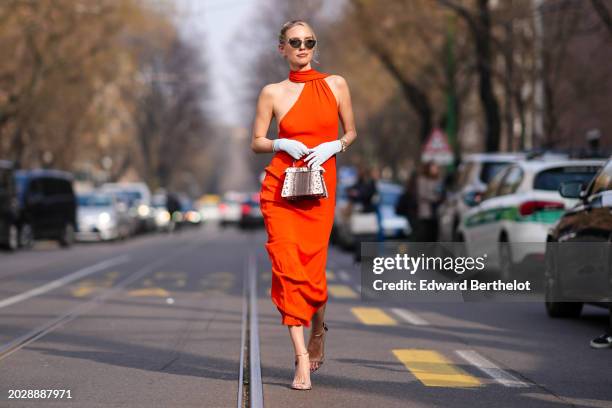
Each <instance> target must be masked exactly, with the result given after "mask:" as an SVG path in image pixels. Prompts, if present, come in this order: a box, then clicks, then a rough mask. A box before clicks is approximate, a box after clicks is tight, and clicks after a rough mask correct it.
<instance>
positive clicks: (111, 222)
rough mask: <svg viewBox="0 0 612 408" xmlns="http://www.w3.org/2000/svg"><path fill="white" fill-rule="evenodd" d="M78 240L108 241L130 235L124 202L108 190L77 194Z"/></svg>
mask: <svg viewBox="0 0 612 408" xmlns="http://www.w3.org/2000/svg"><path fill="white" fill-rule="evenodd" d="M77 203H78V206H77V221H78V224H77V232H76V238H77V240H79V241H92V240H93V241H109V240H115V239H125V238H127V237H128V236H129V235H130V229H131V226H130V219H129V215H128V208H127V206H126V205H125V203H122V202H120V201H118V200H117V198H116V196H114V195H113V194H111V193H108V192H101V191H92V192H89V193H83V194H78V195H77Z"/></svg>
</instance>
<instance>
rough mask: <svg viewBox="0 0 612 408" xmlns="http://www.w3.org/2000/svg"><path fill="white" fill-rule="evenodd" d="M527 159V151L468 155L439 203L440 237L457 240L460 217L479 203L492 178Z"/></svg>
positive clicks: (443, 240)
mask: <svg viewBox="0 0 612 408" xmlns="http://www.w3.org/2000/svg"><path fill="white" fill-rule="evenodd" d="M523 159H525V154H523V153H480V154H468V155H466V156H465V157H464V158H463V161H462V163H461V164H460V165H459V167H458V169H457V172H456V173H455V175H454V177H453V179H452V181H451V183H450V185H449V186H447V188H446V189H447V192H446V197H445V198H444V201H443V202H442V203H441V204H440V206H439V207H438V241H441V242H449V241H456V240H457V227H458V226H459V221H460V220H461V217H462V215H463V214H465V212H466V211H467V210H469V209H470V208H471V207H473V206H474V205H476V202H475V201H474V198H475V197H476V196H477V195H478V194H481V193H483V192H484V191H485V189H486V186H487V184H488V183H489V181H491V179H492V178H493V177H494V176H495V175H496V174H497V173H499V171H500V170H502V169H503V168H504V167H506V166H508V165H509V164H512V163H515V162H517V161H519V160H523Z"/></svg>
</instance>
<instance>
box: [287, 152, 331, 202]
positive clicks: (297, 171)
mask: <svg viewBox="0 0 612 408" xmlns="http://www.w3.org/2000/svg"><path fill="white" fill-rule="evenodd" d="M324 171H325V169H324V168H323V167H319V168H317V169H311V168H310V167H308V166H305V167H295V160H293V165H292V166H290V167H287V169H285V179H284V181H283V189H282V191H281V197H283V198H286V199H287V200H300V199H306V198H327V196H328V195H327V186H326V185H325V178H324V177H323V172H324Z"/></svg>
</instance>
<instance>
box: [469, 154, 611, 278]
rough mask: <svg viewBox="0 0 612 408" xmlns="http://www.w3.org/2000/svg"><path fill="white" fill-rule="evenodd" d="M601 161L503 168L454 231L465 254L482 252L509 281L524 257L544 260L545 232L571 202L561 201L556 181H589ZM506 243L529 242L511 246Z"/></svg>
mask: <svg viewBox="0 0 612 408" xmlns="http://www.w3.org/2000/svg"><path fill="white" fill-rule="evenodd" d="M602 164H603V161H601V160H564V161H546V160H526V161H521V162H517V163H515V164H512V165H509V166H507V167H506V168H505V169H503V170H502V171H500V172H499V173H498V174H497V175H496V176H495V177H494V178H493V179H492V180H491V182H490V183H489V185H488V186H487V189H486V191H485V192H484V193H483V194H482V198H481V199H480V200H479V199H478V196H477V197H476V201H477V202H478V201H479V204H478V205H476V206H475V207H473V208H471V209H470V210H468V211H467V212H466V213H465V214H464V215H463V217H462V219H461V222H460V225H459V227H458V235H459V240H461V241H464V242H465V249H466V251H467V253H468V254H483V253H486V254H487V257H488V260H487V265H489V266H491V267H492V268H497V269H499V271H500V272H501V275H502V278H504V279H510V278H511V276H512V275H513V271H514V270H515V266H516V265H517V264H519V263H521V262H523V261H524V260H525V259H527V257H533V258H534V259H535V260H537V259H542V260H543V258H544V251H545V246H546V245H545V244H546V236H547V233H548V229H549V228H550V227H551V225H552V224H554V223H555V222H556V221H557V220H558V219H559V218H560V217H561V215H562V214H563V211H564V209H565V208H569V207H571V206H573V205H574V204H576V199H571V198H565V197H562V196H561V195H560V194H559V192H558V189H559V186H560V185H561V183H562V182H567V181H578V182H581V183H586V182H589V181H590V180H591V179H592V178H593V176H594V175H595V173H597V171H598V170H599V168H600V167H601V166H602ZM512 243H519V244H520V243H530V245H514V246H512V245H511V244H512Z"/></svg>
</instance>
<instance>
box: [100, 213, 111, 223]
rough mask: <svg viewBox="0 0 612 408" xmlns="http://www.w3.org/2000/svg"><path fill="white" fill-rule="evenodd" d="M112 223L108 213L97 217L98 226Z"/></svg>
mask: <svg viewBox="0 0 612 408" xmlns="http://www.w3.org/2000/svg"><path fill="white" fill-rule="evenodd" d="M111 221H112V218H111V216H110V214H109V213H107V212H103V213H100V214H99V215H98V222H99V223H100V225H108V224H110V223H111Z"/></svg>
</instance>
